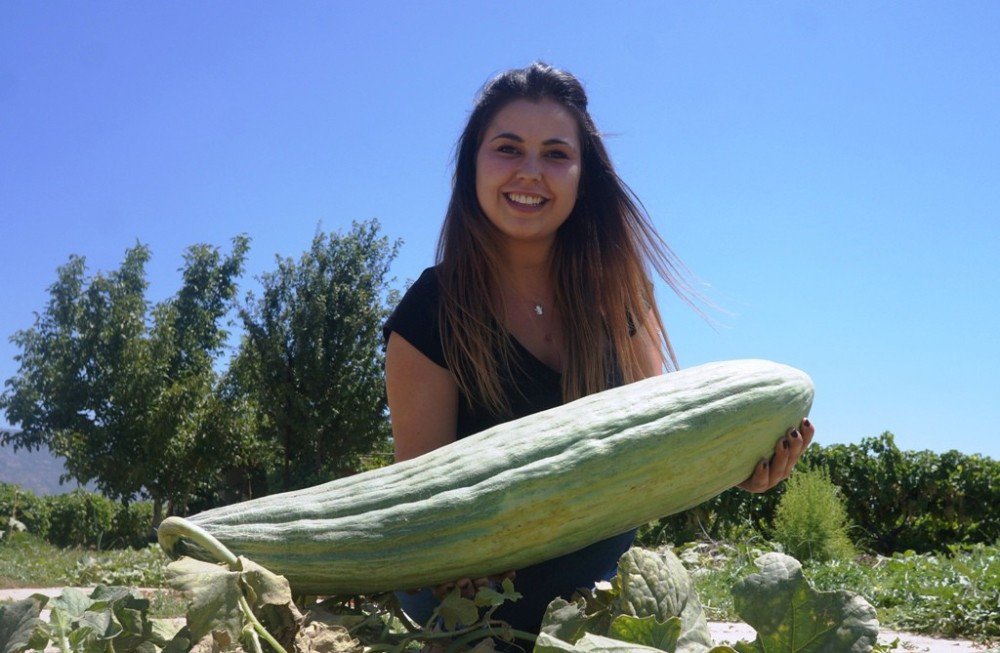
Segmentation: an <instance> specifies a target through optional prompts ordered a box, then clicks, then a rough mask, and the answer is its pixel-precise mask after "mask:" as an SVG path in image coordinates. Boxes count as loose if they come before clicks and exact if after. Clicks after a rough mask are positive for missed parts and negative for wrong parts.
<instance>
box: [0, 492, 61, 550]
mask: <svg viewBox="0 0 1000 653" xmlns="http://www.w3.org/2000/svg"><path fill="white" fill-rule="evenodd" d="M11 518H14V519H16V520H17V521H19V522H21V523H22V524H24V526H25V529H26V530H27V531H28V532H29V533H34V534H35V535H39V536H41V537H44V536H45V534H46V533H47V532H48V530H49V509H48V505H47V504H46V503H45V500H44V499H42V498H40V497H38V496H37V495H36V494H35V493H34V492H32V491H31V490H23V489H21V487H20V486H18V485H12V484H10V483H0V530H8V524H9V523H10V519H11Z"/></svg>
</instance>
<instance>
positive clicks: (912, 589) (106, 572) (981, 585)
mask: <svg viewBox="0 0 1000 653" xmlns="http://www.w3.org/2000/svg"><path fill="white" fill-rule="evenodd" d="M778 548H779V547H777V546H775V545H774V544H772V543H769V542H768V541H767V540H765V539H763V538H762V537H761V536H760V535H754V534H753V533H750V532H747V533H745V538H744V540H743V541H742V542H741V543H740V544H724V543H704V542H702V543H696V544H689V545H686V546H684V547H681V548H680V549H678V554H679V556H680V558H681V560H682V561H683V562H684V565H685V566H686V567H687V568H688V569H689V571H690V572H691V576H692V579H693V583H694V586H695V588H696V590H697V593H698V596H699V598H700V599H701V603H702V605H703V606H704V608H705V613H706V616H707V617H708V618H709V619H710V620H716V621H738V620H740V618H739V615H738V614H737V613H736V611H735V608H734V605H733V596H732V587H733V586H734V585H735V584H736V583H738V582H739V581H740V580H741V579H742V578H745V577H746V576H747V575H748V574H751V573H756V572H757V571H758V568H757V566H756V565H755V563H754V560H755V559H756V558H757V557H758V556H759V555H761V554H763V553H766V552H769V551H775V550H777V549H778ZM166 564H167V560H166V557H165V556H164V555H163V554H162V553H161V552H160V550H159V548H158V547H149V548H146V549H139V550H122V551H88V550H85V549H78V548H68V549H62V548H58V547H55V546H52V545H50V544H47V543H45V542H44V541H42V540H40V539H39V538H37V537H36V536H32V535H30V534H27V533H21V534H19V535H16V536H14V537H13V538H11V539H9V540H3V541H0V587H4V588H10V587H59V586H63V585H73V586H93V585H96V584H99V583H105V584H109V585H127V586H132V587H165V581H164V578H165V567H166ZM804 571H805V574H806V576H807V577H808V578H809V579H810V581H811V582H812V583H813V585H815V587H816V589H817V590H821V591H826V590H833V589H849V590H851V591H853V592H857V593H858V594H860V595H861V596H863V597H864V598H865V599H867V600H868V601H869V602H870V603H871V604H872V605H873V606H875V608H876V610H877V612H878V619H879V622H880V623H881V624H882V626H883V627H886V628H892V629H898V630H905V631H909V632H918V633H925V634H929V635H937V636H945V637H963V638H968V639H972V640H976V641H979V642H989V641H992V642H997V641H998V640H1000V604H998V600H1000V599H998V597H1000V546H997V545H971V546H962V547H954V548H953V549H952V550H951V551H949V552H948V553H947V554H945V555H934V554H915V553H900V554H896V555H894V556H891V557H884V556H866V555H862V556H859V557H857V558H855V559H854V560H852V561H846V562H845V561H829V562H823V563H820V562H807V563H804ZM153 609H154V611H155V612H157V613H158V614H161V615H164V616H179V615H182V614H183V611H184V609H183V606H182V604H181V603H180V601H179V600H177V599H173V600H172V602H171V600H170V599H167V598H161V599H160V600H159V602H156V601H154V606H153Z"/></svg>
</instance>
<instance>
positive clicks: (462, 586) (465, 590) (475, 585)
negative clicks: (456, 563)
mask: <svg viewBox="0 0 1000 653" xmlns="http://www.w3.org/2000/svg"><path fill="white" fill-rule="evenodd" d="M514 576H515V572H513V571H505V572H504V573H502V574H495V575H493V576H485V577H483V578H477V579H475V580H472V579H471V578H459V579H458V580H456V581H453V582H451V583H442V584H440V585H438V586H437V587H435V588H434V589H433V590H432V592H433V593H434V596H435V598H437V600H438V601H443V600H444V597H446V596H448V594H450V593H451V591H452V590H453V589H455V588H456V587H457V588H459V590H460V591H461V593H462V598H464V599H473V598H475V597H476V592H478V591H479V590H480V589H481V588H483V587H486V586H487V585H490V584H491V583H496V584H497V585H499V584H500V583H502V582H503V581H505V580H507V579H510V580H514Z"/></svg>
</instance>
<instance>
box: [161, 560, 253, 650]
mask: <svg viewBox="0 0 1000 653" xmlns="http://www.w3.org/2000/svg"><path fill="white" fill-rule="evenodd" d="M166 575H167V582H168V583H169V584H170V585H171V586H172V587H174V588H175V589H178V590H180V591H182V592H184V594H185V595H186V596H188V597H190V602H189V603H188V609H187V625H188V628H189V629H190V635H191V641H198V640H200V639H201V638H202V637H204V636H205V635H208V634H210V633H211V634H212V635H213V636H216V637H220V638H221V639H223V642H224V644H227V643H233V642H236V641H237V640H238V639H239V636H240V633H241V632H242V630H243V615H242V613H241V612H240V604H239V601H240V597H242V596H243V592H242V589H241V584H240V572H237V571H229V570H228V569H226V568H225V567H222V566H219V565H216V564H212V563H209V562H202V561H200V560H194V559H193V558H181V559H179V560H176V561H174V562H171V563H170V564H169V565H167V572H166Z"/></svg>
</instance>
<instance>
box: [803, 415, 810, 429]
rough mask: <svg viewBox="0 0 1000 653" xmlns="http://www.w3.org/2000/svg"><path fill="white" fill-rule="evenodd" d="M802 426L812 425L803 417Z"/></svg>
mask: <svg viewBox="0 0 1000 653" xmlns="http://www.w3.org/2000/svg"><path fill="white" fill-rule="evenodd" d="M802 426H806V427H809V426H812V422H810V421H809V418H808V417H807V418H805V419H804V420H802Z"/></svg>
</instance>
